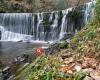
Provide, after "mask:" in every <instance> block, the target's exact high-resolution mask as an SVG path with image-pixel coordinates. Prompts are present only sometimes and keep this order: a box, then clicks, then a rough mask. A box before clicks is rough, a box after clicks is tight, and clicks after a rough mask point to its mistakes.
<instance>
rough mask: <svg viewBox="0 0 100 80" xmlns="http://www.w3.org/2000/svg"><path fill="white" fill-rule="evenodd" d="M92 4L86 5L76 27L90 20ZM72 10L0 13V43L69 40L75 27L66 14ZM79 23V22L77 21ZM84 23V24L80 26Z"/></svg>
mask: <svg viewBox="0 0 100 80" xmlns="http://www.w3.org/2000/svg"><path fill="white" fill-rule="evenodd" d="M93 3H95V1H93V2H89V3H87V4H86V8H85V10H84V16H83V18H82V20H81V22H78V27H80V28H81V27H82V26H84V24H85V23H86V22H87V21H88V20H89V19H90V18H91V16H92V10H93V5H94V4H93ZM72 10H73V8H69V9H66V10H62V11H53V12H51V13H35V14H33V13H1V14H0V34H1V41H28V42H30V41H57V40H61V39H63V38H66V39H67V38H69V37H68V35H73V34H74V32H75V30H77V29H78V28H77V27H74V25H72V22H71V21H70V19H69V18H68V16H67V15H68V14H69V12H70V11H72ZM79 21H80V20H79ZM81 23H84V24H81Z"/></svg>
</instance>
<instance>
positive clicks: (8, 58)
mask: <svg viewBox="0 0 100 80" xmlns="http://www.w3.org/2000/svg"><path fill="white" fill-rule="evenodd" d="M47 46H48V44H47V43H42V42H40V43H39V42H38V43H36V42H34V43H25V42H10V41H8V42H2V41H0V61H1V62H2V63H3V64H4V65H9V64H10V63H11V62H12V61H13V60H14V58H15V57H16V56H18V55H21V54H33V52H34V48H37V47H43V48H46V47H47Z"/></svg>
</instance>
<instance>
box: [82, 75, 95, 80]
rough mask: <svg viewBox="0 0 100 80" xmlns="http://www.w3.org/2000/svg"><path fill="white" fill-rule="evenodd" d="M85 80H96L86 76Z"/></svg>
mask: <svg viewBox="0 0 100 80" xmlns="http://www.w3.org/2000/svg"><path fill="white" fill-rule="evenodd" d="M83 80H94V79H93V78H92V77H89V76H86V77H85V78H84V79H83Z"/></svg>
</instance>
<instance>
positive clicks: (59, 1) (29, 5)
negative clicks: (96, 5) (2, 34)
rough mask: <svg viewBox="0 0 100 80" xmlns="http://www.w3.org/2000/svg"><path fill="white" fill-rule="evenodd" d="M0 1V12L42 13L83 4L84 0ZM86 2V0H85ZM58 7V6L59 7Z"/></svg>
mask: <svg viewBox="0 0 100 80" xmlns="http://www.w3.org/2000/svg"><path fill="white" fill-rule="evenodd" d="M74 1H75V2H74ZM74 1H72V0H0V12H44V11H53V10H62V9H65V8H68V7H70V6H73V5H74V6H76V3H77V5H80V4H83V3H84V0H82V1H81V0H78V1H77V0H74ZM85 2H87V0H85ZM59 5H60V6H59Z"/></svg>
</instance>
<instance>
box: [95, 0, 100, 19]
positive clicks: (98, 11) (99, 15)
mask: <svg viewBox="0 0 100 80" xmlns="http://www.w3.org/2000/svg"><path fill="white" fill-rule="evenodd" d="M95 16H96V19H97V20H99V21H100V0H97V1H96V5H95Z"/></svg>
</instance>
